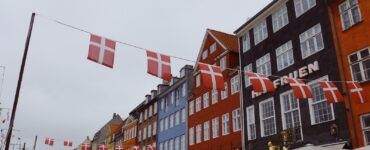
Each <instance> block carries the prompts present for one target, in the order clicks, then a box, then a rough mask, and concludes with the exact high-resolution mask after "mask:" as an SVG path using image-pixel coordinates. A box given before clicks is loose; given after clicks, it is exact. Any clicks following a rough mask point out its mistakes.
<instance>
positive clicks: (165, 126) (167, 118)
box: [164, 116, 169, 130]
mask: <svg viewBox="0 0 370 150" xmlns="http://www.w3.org/2000/svg"><path fill="white" fill-rule="evenodd" d="M168 126H169V116H167V117H166V118H164V130H167V129H169V128H168Z"/></svg>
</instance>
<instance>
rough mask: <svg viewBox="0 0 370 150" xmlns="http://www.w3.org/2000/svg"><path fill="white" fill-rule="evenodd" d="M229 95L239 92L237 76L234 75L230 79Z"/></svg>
mask: <svg viewBox="0 0 370 150" xmlns="http://www.w3.org/2000/svg"><path fill="white" fill-rule="evenodd" d="M230 84H231V85H230V88H231V95H233V94H235V93H238V92H239V90H240V86H239V74H237V75H235V76H234V77H232V78H231V79H230Z"/></svg>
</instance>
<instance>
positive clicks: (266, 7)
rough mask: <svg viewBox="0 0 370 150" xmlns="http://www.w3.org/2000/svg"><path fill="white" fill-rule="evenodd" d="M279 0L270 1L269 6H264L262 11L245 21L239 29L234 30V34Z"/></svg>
mask: <svg viewBox="0 0 370 150" xmlns="http://www.w3.org/2000/svg"><path fill="white" fill-rule="evenodd" d="M278 1H279V0H273V1H272V2H270V3H269V4H268V5H267V6H265V7H264V8H262V10H261V11H259V12H258V13H257V14H256V15H254V16H253V17H252V18H250V19H249V20H248V21H247V22H246V23H244V24H243V25H242V26H240V27H239V28H238V29H236V30H235V31H234V34H236V33H238V32H239V31H241V30H243V28H244V27H245V26H247V25H248V24H249V23H251V22H252V21H254V19H256V18H257V17H258V16H259V15H261V14H262V13H263V12H265V11H266V10H267V9H269V8H270V7H272V6H273V5H274V4H275V3H276V2H278Z"/></svg>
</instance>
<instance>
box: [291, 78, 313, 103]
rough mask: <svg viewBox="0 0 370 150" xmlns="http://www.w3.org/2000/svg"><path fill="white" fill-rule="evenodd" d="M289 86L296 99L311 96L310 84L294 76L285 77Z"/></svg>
mask: <svg viewBox="0 0 370 150" xmlns="http://www.w3.org/2000/svg"><path fill="white" fill-rule="evenodd" d="M286 79H287V82H288V83H289V85H290V87H292V89H293V94H294V97H295V98H296V99H307V98H313V96H312V90H311V88H310V86H308V85H307V84H305V83H304V82H303V81H301V80H299V79H295V78H286Z"/></svg>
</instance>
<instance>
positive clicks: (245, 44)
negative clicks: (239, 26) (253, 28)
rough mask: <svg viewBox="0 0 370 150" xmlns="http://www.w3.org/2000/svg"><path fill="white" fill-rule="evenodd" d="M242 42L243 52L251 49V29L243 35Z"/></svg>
mask: <svg viewBox="0 0 370 150" xmlns="http://www.w3.org/2000/svg"><path fill="white" fill-rule="evenodd" d="M242 44H243V52H244V53H245V52H247V51H248V50H250V49H251V38H250V36H249V31H247V32H246V33H245V34H244V35H243V36H242Z"/></svg>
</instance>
